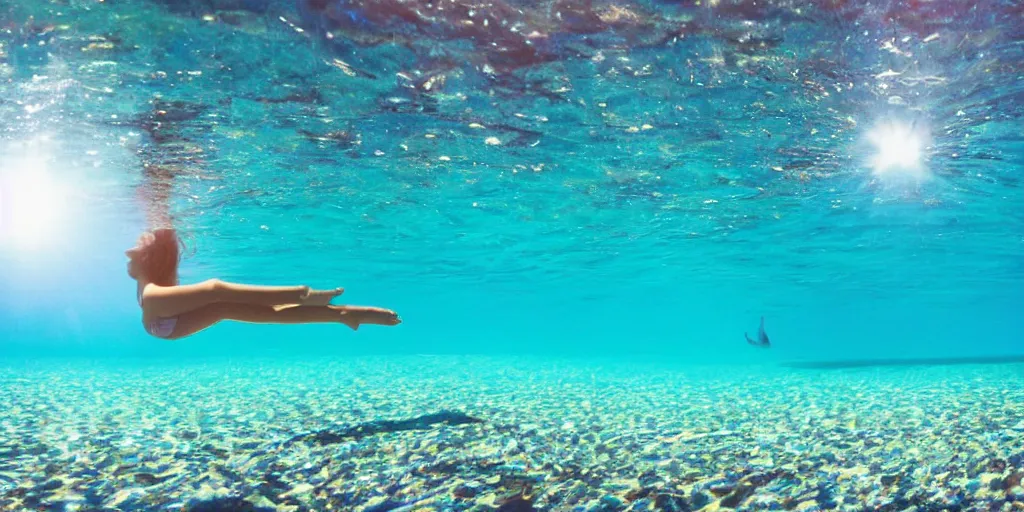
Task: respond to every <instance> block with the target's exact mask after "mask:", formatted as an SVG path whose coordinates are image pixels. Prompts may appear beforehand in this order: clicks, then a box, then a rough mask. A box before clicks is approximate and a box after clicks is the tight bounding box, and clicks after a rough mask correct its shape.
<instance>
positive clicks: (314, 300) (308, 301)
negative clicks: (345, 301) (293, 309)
mask: <svg viewBox="0 0 1024 512" xmlns="http://www.w3.org/2000/svg"><path fill="white" fill-rule="evenodd" d="M343 293H345V289H344V288H335V289H333V290H312V289H311V290H309V292H308V293H306V296H305V297H302V305H303V306H326V305H328V304H330V303H331V301H332V300H334V298H335V297H337V296H339V295H341V294H343Z"/></svg>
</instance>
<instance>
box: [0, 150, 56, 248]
mask: <svg viewBox="0 0 1024 512" xmlns="http://www.w3.org/2000/svg"><path fill="white" fill-rule="evenodd" d="M65 196H66V194H65V193H64V189H63V187H62V186H61V185H60V184H59V183H57V181H56V180H54V178H53V177H52V175H51V174H50V173H49V171H48V169H47V164H46V160H45V159H43V158H41V157H38V156H29V157H22V158H18V159H15V160H14V161H13V165H11V166H10V167H7V166H5V167H4V176H2V179H0V240H4V243H3V246H4V247H10V248H12V249H14V250H16V251H29V250H35V249H39V248H41V247H43V246H45V245H49V244H52V243H53V242H55V241H56V239H57V237H58V236H59V234H60V230H61V226H60V224H61V220H62V219H63V218H64V217H65V213H66V201H65V199H66V197H65Z"/></svg>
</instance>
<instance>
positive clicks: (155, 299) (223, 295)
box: [142, 279, 344, 317]
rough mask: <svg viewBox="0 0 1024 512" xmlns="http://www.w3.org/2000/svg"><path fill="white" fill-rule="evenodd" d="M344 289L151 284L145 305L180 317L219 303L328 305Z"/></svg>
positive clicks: (219, 283)
mask: <svg viewBox="0 0 1024 512" xmlns="http://www.w3.org/2000/svg"><path fill="white" fill-rule="evenodd" d="M342 292H344V289H342V288H337V289H334V290H313V289H310V287H308V286H254V285H247V284H236V283H226V282H224V281H220V280H218V279H211V280H209V281H203V282H202V283H198V284H189V285H182V286H157V285H153V284H151V285H148V286H146V289H145V290H143V296H142V301H143V304H144V307H145V308H146V309H148V310H149V311H151V312H152V313H153V314H155V315H156V316H159V317H172V316H178V315H180V314H182V313H185V312H188V311H192V310H195V309H199V308H201V307H203V306H207V305H209V304H215V303H218V302H233V303H237V304H252V305H258V306H283V305H291V304H297V305H304V306H324V305H327V304H329V303H330V302H331V300H332V299H334V298H335V297H337V296H338V295H341V294H342Z"/></svg>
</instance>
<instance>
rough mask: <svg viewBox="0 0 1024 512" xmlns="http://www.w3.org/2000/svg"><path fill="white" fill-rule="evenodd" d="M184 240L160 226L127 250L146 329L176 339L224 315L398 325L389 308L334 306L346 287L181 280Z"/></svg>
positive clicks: (284, 321) (277, 320)
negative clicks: (319, 287) (193, 282)
mask: <svg viewBox="0 0 1024 512" xmlns="http://www.w3.org/2000/svg"><path fill="white" fill-rule="evenodd" d="M179 246H180V243H179V241H178V235H177V233H176V232H175V231H174V230H173V229H167V228H163V229H157V230H155V231H152V232H147V233H145V234H143V235H142V237H140V238H139V241H138V243H137V244H136V246H135V247H133V248H131V249H128V250H127V251H126V252H125V255H126V256H128V275H129V276H131V277H132V278H133V279H135V280H136V281H137V282H138V292H137V297H138V301H139V307H141V308H142V323H143V325H144V326H145V328H146V331H147V332H148V333H149V334H151V335H153V336H155V337H157V338H163V339H168V340H176V339H180V338H184V337H186V336H191V335H193V334H195V333H197V332H199V331H202V330H203V329H206V328H207V327H210V326H212V325H213V324H216V323H217V322H220V321H222V320H234V321H237V322H250V323H261V324H309V323H342V324H345V325H347V326H349V327H350V328H351V329H352V330H356V329H359V326H360V325H362V324H376V325H398V324H399V323H401V320H399V318H398V315H397V314H396V313H395V312H394V311H391V310H388V309H382V308H374V307H363V306H334V305H331V301H332V300H333V299H334V298H336V297H337V296H339V295H341V294H342V292H343V291H344V289H342V288H336V289H334V290H313V289H311V288H309V287H308V286H252V285H245V284H235V283H225V282H223V281H219V280H217V279H211V280H208V281H203V282H202V283H198V284H188V285H182V284H179V283H178V264H179V259H180V257H179V256H180V249H179Z"/></svg>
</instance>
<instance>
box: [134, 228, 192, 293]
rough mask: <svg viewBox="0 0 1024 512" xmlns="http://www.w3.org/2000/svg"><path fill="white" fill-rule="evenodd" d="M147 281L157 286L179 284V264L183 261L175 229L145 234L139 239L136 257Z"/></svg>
mask: <svg viewBox="0 0 1024 512" xmlns="http://www.w3.org/2000/svg"><path fill="white" fill-rule="evenodd" d="M136 257H137V258H138V261H139V267H140V269H141V270H142V274H143V275H144V276H145V278H146V279H147V280H149V281H150V282H152V283H153V284H155V285H157V286H175V285H177V284H178V263H179V262H180V261H181V241H180V240H179V239H178V234H177V232H175V231H174V230H173V229H170V228H161V229H157V230H155V231H153V232H152V233H145V234H143V235H142V237H141V238H140V239H139V251H138V256H136Z"/></svg>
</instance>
